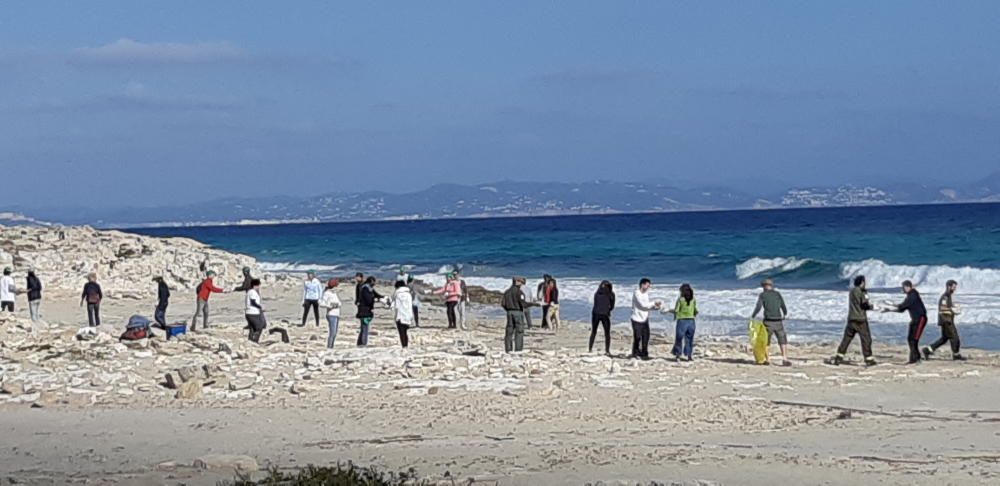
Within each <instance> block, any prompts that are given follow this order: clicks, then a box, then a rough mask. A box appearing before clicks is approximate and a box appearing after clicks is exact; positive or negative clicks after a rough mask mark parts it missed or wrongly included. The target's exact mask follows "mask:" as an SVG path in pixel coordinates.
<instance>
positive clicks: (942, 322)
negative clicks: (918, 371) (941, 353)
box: [924, 280, 966, 361]
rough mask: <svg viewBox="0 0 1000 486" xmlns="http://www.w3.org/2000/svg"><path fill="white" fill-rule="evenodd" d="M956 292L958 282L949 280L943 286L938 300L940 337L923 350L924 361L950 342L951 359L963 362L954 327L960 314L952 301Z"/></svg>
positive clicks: (959, 343) (956, 331) (963, 358)
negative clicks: (942, 291)
mask: <svg viewBox="0 0 1000 486" xmlns="http://www.w3.org/2000/svg"><path fill="white" fill-rule="evenodd" d="M956 290H958V282H956V281H954V280H949V281H948V283H946V284H945V286H944V293H943V294H941V298H940V299H938V326H940V327H941V337H940V338H939V339H938V340H937V341H934V343H933V344H931V345H930V346H927V347H925V348H924V359H931V355H932V354H934V352H935V351H937V350H938V348H940V347H941V346H944V345H945V343H947V342H949V341H951V359H953V360H955V361H965V360H966V358H965V357H964V356H962V353H961V346H962V343H961V341H960V340H959V338H958V328H957V327H955V317H956V316H958V314H959V313H960V312H961V311H959V309H958V305H956V304H955V302H954V301H953V300H952V298H953V297H954V295H955V291H956Z"/></svg>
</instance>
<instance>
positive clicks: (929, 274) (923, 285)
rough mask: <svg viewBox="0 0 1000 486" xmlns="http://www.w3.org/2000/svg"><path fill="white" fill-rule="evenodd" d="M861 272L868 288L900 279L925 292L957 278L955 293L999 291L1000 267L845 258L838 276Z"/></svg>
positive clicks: (940, 288) (892, 284) (850, 276)
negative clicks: (848, 259)
mask: <svg viewBox="0 0 1000 486" xmlns="http://www.w3.org/2000/svg"><path fill="white" fill-rule="evenodd" d="M858 275H864V276H865V281H866V282H867V283H868V288H876V289H877V288H896V287H899V286H900V284H901V283H902V282H903V280H909V281H911V282H913V285H915V286H916V287H917V288H918V289H920V290H922V291H923V292H924V293H927V294H934V293H936V292H938V291H943V290H944V286H945V283H946V282H947V281H948V280H955V281H957V282H958V289H959V293H975V294H1000V270H998V269H992V268H975V267H957V268H956V267H949V266H947V265H890V264H887V263H885V262H883V261H881V260H875V259H870V260H865V261H861V262H846V263H842V264H841V265H840V278H841V279H844V280H852V279H853V278H854V277H856V276H858Z"/></svg>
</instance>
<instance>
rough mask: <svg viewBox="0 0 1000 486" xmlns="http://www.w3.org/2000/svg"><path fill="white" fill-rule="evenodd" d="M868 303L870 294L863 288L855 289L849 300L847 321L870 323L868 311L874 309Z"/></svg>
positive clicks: (852, 290)
mask: <svg viewBox="0 0 1000 486" xmlns="http://www.w3.org/2000/svg"><path fill="white" fill-rule="evenodd" d="M874 308H875V307H874V306H872V304H871V302H869V301H868V292H867V291H866V290H865V289H863V288H861V287H854V288H853V289H851V293H850V295H849V296H848V299H847V320H848V321H852V322H866V321H868V311H870V310H872V309H874Z"/></svg>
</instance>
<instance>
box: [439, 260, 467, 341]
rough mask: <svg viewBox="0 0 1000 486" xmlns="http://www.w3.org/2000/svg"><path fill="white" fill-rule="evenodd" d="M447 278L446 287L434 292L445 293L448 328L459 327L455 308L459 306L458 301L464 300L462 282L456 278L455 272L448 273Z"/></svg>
mask: <svg viewBox="0 0 1000 486" xmlns="http://www.w3.org/2000/svg"><path fill="white" fill-rule="evenodd" d="M445 278H446V279H447V280H446V281H445V284H444V287H441V288H440V289H437V290H435V291H434V293H435V294H438V295H444V304H445V307H446V308H447V313H448V329H455V328H457V327H458V315H457V313H456V311H455V308H456V307H458V302H459V301H460V300H462V284H461V283H459V281H458V279H457V278H455V274H454V273H448V275H446V276H445Z"/></svg>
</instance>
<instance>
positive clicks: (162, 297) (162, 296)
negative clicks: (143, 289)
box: [156, 282, 170, 309]
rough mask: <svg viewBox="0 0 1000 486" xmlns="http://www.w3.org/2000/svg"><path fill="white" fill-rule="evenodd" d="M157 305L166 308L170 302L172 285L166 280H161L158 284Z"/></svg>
mask: <svg viewBox="0 0 1000 486" xmlns="http://www.w3.org/2000/svg"><path fill="white" fill-rule="evenodd" d="M156 300H157V303H156V307H158V308H163V309H165V308H166V307H167V304H168V303H170V287H168V286H167V283H166V282H159V283H158V284H157V286H156Z"/></svg>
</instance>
